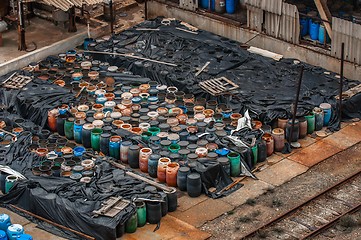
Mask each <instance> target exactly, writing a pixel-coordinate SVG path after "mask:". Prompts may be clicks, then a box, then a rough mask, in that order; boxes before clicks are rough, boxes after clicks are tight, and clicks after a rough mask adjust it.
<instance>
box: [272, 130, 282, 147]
mask: <svg viewBox="0 0 361 240" xmlns="http://www.w3.org/2000/svg"><path fill="white" fill-rule="evenodd" d="M272 136H273V140H274V145H275V151H276V152H281V151H282V150H283V147H284V146H285V131H284V130H283V129H282V128H275V129H273V130H272Z"/></svg>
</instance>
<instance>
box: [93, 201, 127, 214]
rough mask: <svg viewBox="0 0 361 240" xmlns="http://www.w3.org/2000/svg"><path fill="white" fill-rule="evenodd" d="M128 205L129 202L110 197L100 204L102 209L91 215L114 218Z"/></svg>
mask: <svg viewBox="0 0 361 240" xmlns="http://www.w3.org/2000/svg"><path fill="white" fill-rule="evenodd" d="M129 204H130V202H129V201H128V200H124V199H122V198H121V197H110V198H109V199H108V200H106V201H105V202H104V203H102V207H101V208H100V209H99V210H94V211H93V214H95V215H96V216H98V215H102V216H107V217H115V216H116V215H117V214H118V213H120V212H121V211H122V210H123V209H125V208H126V207H127V206H128V205H129Z"/></svg>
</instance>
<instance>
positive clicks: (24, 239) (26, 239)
mask: <svg viewBox="0 0 361 240" xmlns="http://www.w3.org/2000/svg"><path fill="white" fill-rule="evenodd" d="M16 240H33V237H32V236H31V235H29V234H21V235H20V237H18V238H17V239H16Z"/></svg>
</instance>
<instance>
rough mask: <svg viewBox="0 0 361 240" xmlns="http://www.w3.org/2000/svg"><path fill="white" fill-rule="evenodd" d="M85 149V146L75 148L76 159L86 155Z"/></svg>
mask: <svg viewBox="0 0 361 240" xmlns="http://www.w3.org/2000/svg"><path fill="white" fill-rule="evenodd" d="M85 151H86V150H85V147H83V146H77V147H75V148H74V156H75V157H81V156H83V154H84V153H85Z"/></svg>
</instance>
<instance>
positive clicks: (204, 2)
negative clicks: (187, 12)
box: [200, 0, 209, 9]
mask: <svg viewBox="0 0 361 240" xmlns="http://www.w3.org/2000/svg"><path fill="white" fill-rule="evenodd" d="M200 5H201V8H205V9H208V8H209V0H201V1H200Z"/></svg>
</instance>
